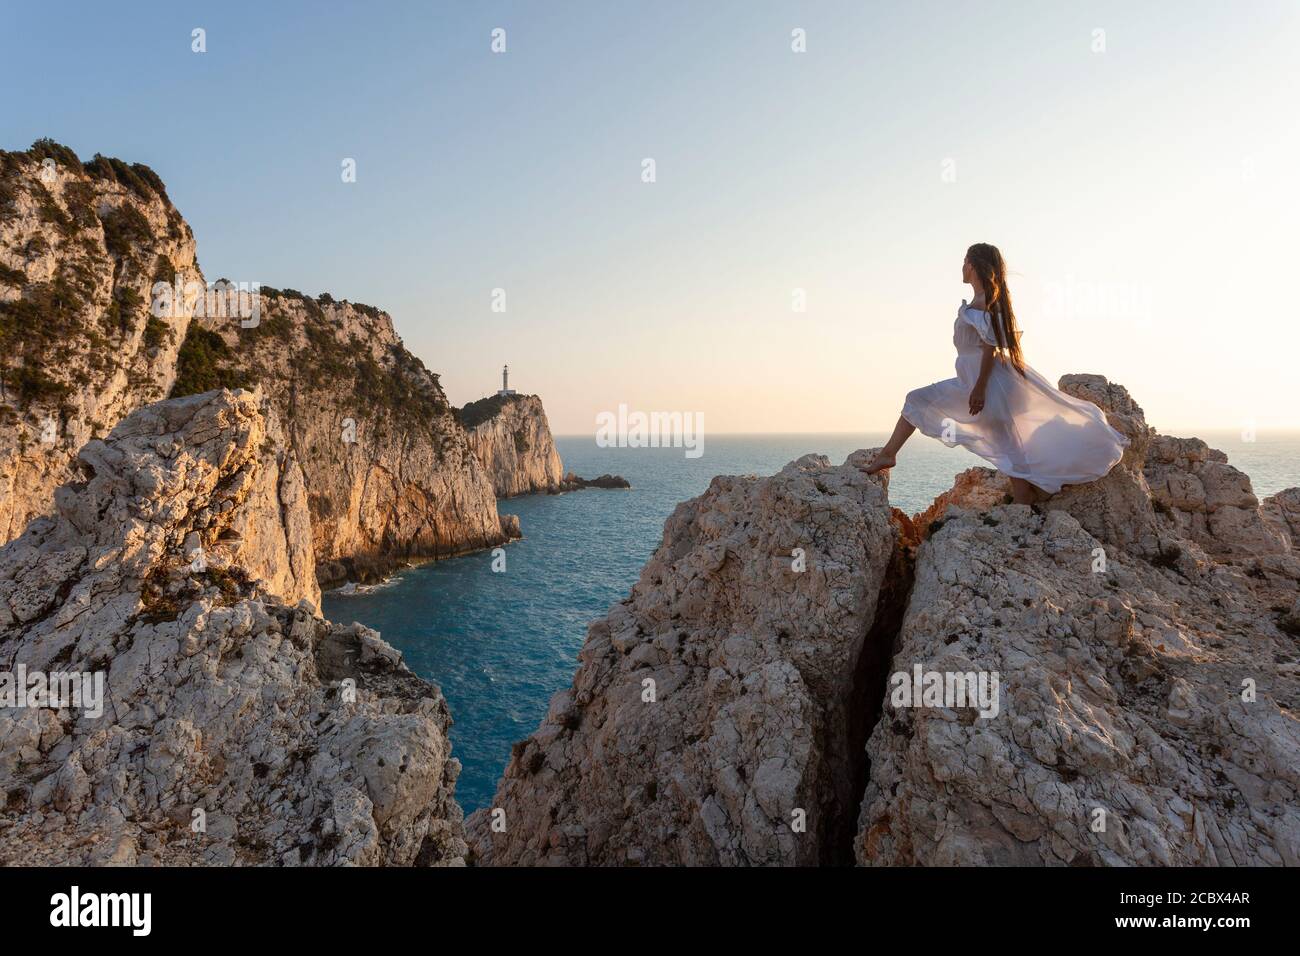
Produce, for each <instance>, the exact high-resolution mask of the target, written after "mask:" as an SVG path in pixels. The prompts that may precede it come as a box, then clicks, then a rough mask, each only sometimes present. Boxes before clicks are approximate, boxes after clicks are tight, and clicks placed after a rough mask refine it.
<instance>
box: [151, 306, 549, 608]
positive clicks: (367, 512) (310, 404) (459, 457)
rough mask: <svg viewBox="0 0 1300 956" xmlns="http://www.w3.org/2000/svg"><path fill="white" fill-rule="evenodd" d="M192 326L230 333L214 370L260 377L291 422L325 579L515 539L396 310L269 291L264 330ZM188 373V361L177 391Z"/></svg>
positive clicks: (374, 574)
mask: <svg viewBox="0 0 1300 956" xmlns="http://www.w3.org/2000/svg"><path fill="white" fill-rule="evenodd" d="M190 334H191V336H193V337H195V338H202V339H203V340H204V341H205V342H210V340H211V339H212V338H213V337H217V338H218V340H219V344H218V345H217V346H215V347H214V350H215V351H218V352H220V353H221V355H220V357H219V358H218V359H217V361H216V362H215V364H216V366H217V367H216V372H215V374H216V375H217V376H218V377H220V378H222V379H225V380H228V381H238V382H243V383H256V384H258V385H260V386H261V387H262V388H263V389H264V390H265V392H266V394H267V396H268V397H269V399H270V401H271V403H272V404H273V405H274V406H275V408H276V410H277V412H278V413H279V416H280V419H281V420H282V421H283V422H284V426H285V431H286V433H287V440H288V444H289V446H290V447H291V448H292V449H293V451H294V454H295V456H296V457H297V458H298V460H299V462H300V463H301V465H302V469H303V475H304V479H305V483H306V488H307V492H308V506H309V510H310V512H311V527H312V533H313V535H312V536H313V545H314V548H315V552H316V556H317V560H318V561H319V562H320V564H319V566H318V568H317V574H318V576H319V577H320V579H321V581H322V583H323V584H325V585H326V586H332V585H336V584H341V583H343V581H344V580H347V579H352V580H359V581H369V580H375V579H378V578H382V577H384V576H385V575H387V574H388V573H390V572H391V571H393V570H394V569H395V568H396V567H398V566H400V565H402V564H404V563H405V562H406V561H407V559H427V558H445V557H450V556H452V555H456V554H462V553H465V552H469V551H475V550H479V549H482V548H489V547H493V546H495V545H497V544H501V543H503V542H504V541H506V540H507V539H506V536H505V535H504V534H503V532H502V529H501V522H500V519H499V518H498V516H497V509H496V498H495V496H494V494H493V489H492V481H491V478H490V476H489V474H488V472H487V471H486V470H485V469H484V468H483V466H482V464H481V462H480V460H479V458H478V457H477V455H476V454H475V453H474V450H473V449H472V448H471V445H470V441H469V438H468V437H467V435H466V433H465V431H464V429H463V428H461V426H460V424H459V423H458V422H457V420H456V416H455V414H454V411H453V409H452V407H451V406H450V404H449V403H448V402H447V398H446V396H445V395H444V394H443V391H442V386H441V385H440V384H439V383H438V377H437V376H436V375H434V374H432V373H431V372H429V371H428V370H426V369H425V367H424V365H423V363H421V362H420V360H419V359H418V358H416V357H415V356H414V355H412V354H411V353H410V352H408V351H407V350H406V348H405V346H403V344H402V341H401V339H400V338H399V337H398V336H397V333H396V332H395V331H394V329H393V322H392V318H391V317H390V316H389V315H388V313H386V312H383V311H381V310H379V309H376V308H374V307H372V306H367V305H361V304H356V303H350V302H341V301H335V300H334V299H333V298H332V297H330V296H327V295H326V296H321V297H320V298H318V299H312V298H310V297H307V296H304V295H301V294H300V293H297V292H294V291H292V290H276V289H263V291H262V314H261V316H260V321H259V322H258V324H257V325H256V326H252V327H248V328H245V327H244V326H243V325H242V324H241V323H240V322H236V321H233V320H230V319H220V318H216V319H213V318H209V317H204V318H202V319H200V320H199V321H196V322H195V323H194V328H193V329H192V330H191V333H190ZM189 372H190V370H189V369H188V368H187V367H186V365H185V364H184V363H182V365H181V368H180V379H179V381H178V385H177V390H176V394H182V393H183V392H184V391H185V388H186V386H187V384H188V383H190V382H191V381H193V380H195V379H194V377H193V376H191V375H189V374H188V373H189ZM191 387H192V386H191ZM539 409H540V406H539ZM542 424H543V427H544V424H545V417H544V415H543V417H542ZM547 439H548V440H549V432H548V433H547ZM557 460H558V459H557Z"/></svg>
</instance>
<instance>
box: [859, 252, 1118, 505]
mask: <svg viewBox="0 0 1300 956" xmlns="http://www.w3.org/2000/svg"><path fill="white" fill-rule="evenodd" d="M961 277H962V281H963V282H965V283H967V284H969V285H970V286H971V288H972V289H973V290H974V297H973V298H972V300H971V302H970V304H969V305H968V304H967V303H966V300H965V299H963V300H962V303H961V308H960V309H958V310H957V323H956V325H955V327H954V329H953V339H952V340H953V344H954V345H956V346H957V377H956V378H950V379H947V380H946V381H942V382H935V383H934V384H933V385H927V386H925V388H918V389H916V390H915V391H911V392H908V393H907V400H906V401H905V402H904V403H903V413H902V415H900V416H899V419H898V424H897V425H895V426H894V434H893V435H892V436H891V437H890V439H889V442H888V444H886V445H885V447H884V448H882V449H881V450H880V452H879V453H878V454H877V455H876V457H875V458H873V459H872V461H871V463H870V464H869V465H868V466H867V473H868V474H875V473H876V472H878V471H882V470H883V469H886V468H892V467H894V464H895V463H896V461H897V455H898V450H899V449H900V448H902V447H903V443H904V442H905V441H907V439H908V438H909V437H910V436H911V434H912V432H913V431H915V430H916V429H918V428H919V429H920V430H921V432H922V433H923V434H926V435H929V436H930V437H931V438H938V439H940V440H941V441H943V442H944V443H945V444H947V445H962V446H964V447H965V448H968V449H970V450H971V451H973V452H974V453H975V454H977V455H979V456H980V457H981V458H984V459H987V460H988V461H989V463H990V464H992V465H993V466H994V467H996V468H997V469H998V471H1000V472H1002V473H1003V474H1005V475H1007V476H1008V477H1009V478H1010V479H1011V494H1012V497H1013V498H1014V500H1015V501H1017V502H1019V503H1021V504H1031V503H1033V502H1034V501H1037V500H1040V499H1041V498H1045V497H1047V496H1049V495H1053V494H1055V493H1056V492H1058V491H1060V490H1061V486H1062V485H1078V484H1083V483H1084V482H1088V481H1095V480H1096V479H1098V478H1100V477H1102V476H1103V475H1105V474H1106V473H1107V472H1108V471H1110V470H1111V468H1113V467H1114V466H1115V464H1116V463H1117V462H1118V461H1119V460H1120V458H1121V457H1122V456H1123V454H1124V448H1125V446H1127V445H1128V439H1127V438H1125V437H1124V436H1123V435H1121V434H1120V433H1119V432H1117V431H1116V430H1115V429H1114V428H1112V427H1111V426H1110V424H1109V423H1108V422H1107V421H1106V416H1105V414H1104V413H1103V412H1102V410H1101V409H1100V408H1098V407H1097V406H1096V405H1094V404H1093V403H1092V402H1089V401H1085V400H1083V399H1079V398H1074V397H1072V396H1070V395H1066V394H1064V393H1063V392H1059V391H1057V390H1056V389H1055V388H1053V387H1052V384H1051V383H1050V382H1049V381H1047V379H1045V378H1043V376H1041V375H1039V374H1038V373H1037V372H1035V371H1034V370H1033V369H1032V368H1030V367H1029V366H1028V365H1026V364H1025V361H1024V357H1023V356H1022V355H1021V352H1020V332H1019V330H1018V329H1017V327H1016V316H1015V312H1014V311H1013V309H1012V308H1011V291H1010V290H1009V289H1008V288H1007V268H1006V263H1005V262H1004V261H1003V259H1002V253H1001V252H999V251H998V249H997V247H996V246H991V245H989V244H988V243H986V242H979V243H976V244H975V245H973V246H971V247H970V248H969V249H967V250H966V260H965V261H964V262H963V263H962V269H961Z"/></svg>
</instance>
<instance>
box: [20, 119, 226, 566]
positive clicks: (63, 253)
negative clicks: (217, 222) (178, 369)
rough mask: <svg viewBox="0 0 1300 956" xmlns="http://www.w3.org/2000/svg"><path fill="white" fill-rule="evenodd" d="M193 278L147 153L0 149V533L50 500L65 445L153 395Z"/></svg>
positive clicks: (72, 446)
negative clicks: (177, 298) (131, 157)
mask: <svg viewBox="0 0 1300 956" xmlns="http://www.w3.org/2000/svg"><path fill="white" fill-rule="evenodd" d="M177 281H179V282H180V283H181V284H182V285H184V283H186V282H190V281H200V282H201V281H202V275H201V274H200V272H199V267H198V263H197V262H196V261H195V258H194V237H193V235H192V233H191V232H190V228H189V226H188V225H186V223H185V221H184V220H183V219H182V218H181V216H180V214H179V213H178V212H177V211H176V208H175V207H174V206H173V205H172V203H171V201H170V200H169V199H168V198H167V192H166V190H165V189H164V188H163V184H162V182H161V180H159V178H158V177H157V176H156V175H155V174H154V173H153V171H152V170H150V169H149V168H148V167H146V166H142V165H140V164H138V163H137V164H134V165H128V164H126V163H124V162H122V161H121V160H118V159H110V158H106V157H103V156H96V157H95V159H94V160H93V161H92V162H89V163H85V164H83V163H82V162H81V161H80V160H78V158H77V157H76V155H75V154H73V153H72V152H71V151H70V150H68V149H66V148H65V147H62V146H59V145H58V144H56V143H51V142H49V141H41V142H38V143H36V144H35V145H34V146H33V147H32V149H30V150H28V151H27V152H21V153H9V152H3V151H0V543H3V542H5V541H9V540H11V539H12V538H14V537H16V536H17V535H18V534H20V533H21V532H22V530H23V528H25V527H26V526H27V522H28V521H29V520H31V519H32V518H33V517H35V516H36V515H41V514H46V513H48V512H49V511H50V509H51V507H52V499H51V496H52V494H53V491H54V489H55V487H57V486H58V485H59V484H60V483H62V482H63V481H65V480H67V478H68V477H69V475H70V470H69V469H70V466H71V464H72V462H73V460H74V458H75V456H76V452H77V451H78V449H80V448H81V447H82V445H84V444H85V443H86V442H87V441H89V440H90V439H91V438H93V437H96V436H103V435H105V434H107V433H108V430H109V429H110V428H112V427H113V426H114V425H116V424H117V423H118V421H120V420H121V419H122V417H123V416H124V415H126V414H127V413H128V412H131V411H133V410H134V409H136V408H138V407H139V406H140V405H142V404H144V403H146V402H151V401H154V400H156V399H159V398H162V397H164V396H166V394H167V392H168V390H169V389H170V388H171V385H172V377H173V375H174V371H175V363H176V353H177V350H178V349H179V348H180V344H181V340H182V339H183V338H184V336H185V330H186V327H187V325H188V321H189V319H188V312H187V311H186V308H185V306H184V304H183V303H182V304H180V306H179V307H178V308H177V309H176V310H174V311H175V314H169V315H165V316H163V317H161V318H160V317H156V316H154V315H152V314H151V313H150V310H149V305H150V302H151V294H150V291H151V288H152V286H153V284H154V283H155V282H167V283H174V282H177Z"/></svg>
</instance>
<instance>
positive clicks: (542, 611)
mask: <svg viewBox="0 0 1300 956" xmlns="http://www.w3.org/2000/svg"><path fill="white" fill-rule="evenodd" d="M1197 437H1200V438H1203V439H1205V440H1206V441H1207V442H1209V444H1210V445H1211V446H1212V447H1214V448H1219V449H1221V450H1223V451H1225V452H1226V453H1227V454H1228V458H1229V461H1230V462H1231V463H1232V464H1234V465H1236V466H1237V467H1238V468H1240V469H1242V470H1243V471H1245V472H1246V473H1247V474H1248V475H1250V476H1251V479H1252V482H1253V484H1254V488H1255V493H1256V494H1257V495H1258V496H1259V497H1260V498H1263V497H1264V496H1265V495H1269V494H1273V493H1274V492H1277V491H1280V490H1282V489H1283V488H1288V487H1294V486H1298V485H1300V433H1297V434H1280V433H1277V434H1271V435H1270V434H1265V433H1263V432H1261V433H1259V434H1258V435H1255V436H1251V437H1253V439H1254V440H1252V441H1245V440H1243V436H1242V435H1240V434H1222V433H1215V432H1210V433H1206V434H1202V435H1198V436H1197ZM885 439H886V436H885V435H884V434H809V435H708V436H706V440H705V442H704V445H703V454H702V455H701V456H700V457H698V458H688V457H686V454H685V452H684V450H683V449H681V448H600V447H597V445H596V443H595V440H594V438H593V437H592V436H591V435H586V436H558V437H557V438H556V446H557V447H558V449H559V452H560V456H561V458H562V459H563V461H564V467H565V470H566V471H574V472H577V473H578V474H579V475H582V476H583V477H586V478H592V477H595V476H597V475H601V474H607V473H608V474H616V475H622V476H623V477H625V478H626V479H627V480H628V481H629V482H631V484H632V488H631V489H630V490H601V489H587V490H584V491H577V492H571V493H569V494H564V495H527V496H523V497H519V498H511V499H507V500H504V501H501V502H499V503H498V506H497V507H498V509H499V510H500V511H501V512H503V513H506V514H515V515H518V516H519V520H520V523H521V525H522V528H523V533H524V537H523V539H522V540H521V541H517V542H515V543H513V544H510V545H508V546H507V547H506V548H505V549H504V560H505V566H504V569H502V570H496V571H494V570H493V563H494V558H493V555H492V553H491V552H482V553H478V554H471V555H466V556H464V557H459V558H453V559H450V560H447V561H440V562H436V563H433V564H424V565H420V566H418V567H413V568H410V569H408V570H405V571H403V572H401V573H399V574H397V575H395V576H394V577H393V578H391V579H390V580H388V581H387V582H385V583H383V584H380V585H376V586H373V587H366V588H359V589H357V590H356V591H354V592H352V593H344V592H342V591H331V592H328V593H326V594H325V595H324V597H323V611H324V614H325V616H326V617H327V618H328V619H329V620H332V621H335V622H341V623H346V622H350V621H360V622H361V623H362V624H365V625H366V626H368V627H372V628H374V629H375V630H377V631H379V632H380V634H382V635H383V637H384V640H386V641H387V642H388V643H390V644H392V645H393V646H394V647H396V648H397V649H398V650H400V651H401V652H402V654H403V657H404V658H405V660H406V664H407V666H408V667H410V668H411V670H413V671H414V672H415V673H417V674H419V675H420V676H421V677H423V678H425V679H426V680H428V681H430V682H432V683H434V684H436V685H438V686H439V687H440V688H441V689H442V693H443V695H444V696H445V697H446V698H447V702H448V704H449V706H450V707H451V713H452V717H453V719H454V721H455V724H454V726H453V727H452V730H451V741H452V752H453V754H454V755H455V756H456V757H458V758H459V759H460V762H461V765H462V771H461V776H460V779H459V781H458V782H457V785H456V795H457V798H458V799H459V801H460V803H461V806H462V807H464V809H465V812H466V813H467V814H468V813H470V812H472V811H474V810H476V809H478V808H480V807H484V806H488V805H489V804H490V801H491V799H492V796H493V793H494V792H495V789H496V784H497V780H498V779H499V778H500V776H501V772H502V770H504V769H505V765H506V762H507V761H508V760H509V758H510V748H511V745H512V744H514V743H515V741H518V740H522V739H523V738H525V737H527V736H528V735H529V734H530V733H532V732H533V731H534V730H535V729H536V728H537V726H538V724H539V723H540V721H541V719H542V717H543V716H544V715H545V713H546V709H547V705H548V703H549V701H550V698H551V695H552V694H554V693H555V692H556V691H558V690H560V689H562V688H565V687H568V686H569V684H570V682H571V681H572V679H573V674H574V671H575V670H576V667H577V655H578V651H579V649H580V648H581V647H582V642H583V639H584V637H585V636H586V632H587V626H588V624H590V623H591V622H592V621H594V620H596V619H598V618H601V617H603V616H604V615H605V613H606V612H607V611H608V609H609V607H610V606H611V605H612V604H615V603H617V602H618V601H619V600H621V599H622V598H624V597H626V596H627V594H628V591H629V590H630V589H631V587H632V585H633V584H634V583H635V582H636V579H637V576H638V574H639V573H640V570H641V566H642V565H643V564H644V563H645V561H646V559H647V558H648V557H649V556H650V554H651V553H652V552H653V551H654V549H655V548H656V547H657V546H658V545H659V543H660V541H661V540H662V537H663V524H664V519H665V518H667V517H668V515H669V514H671V513H672V510H673V508H674V507H675V506H676V505H677V504H678V503H679V502H682V501H685V500H687V499H688V498H693V497H695V496H696V495H699V494H700V493H702V492H703V491H704V490H705V489H706V488H707V487H708V485H709V482H710V481H711V480H712V479H713V477H714V476H715V475H744V474H753V475H770V474H773V473H775V472H777V471H779V470H780V469H781V468H782V467H783V466H784V465H785V464H786V463H787V462H790V461H793V460H794V459H796V458H798V457H800V456H801V455H805V454H807V453H809V452H816V453H818V454H823V455H826V456H827V457H828V458H829V459H830V460H831V462H832V463H834V464H839V463H841V462H842V461H844V459H845V458H846V457H848V455H849V454H850V453H852V452H853V451H854V450H855V449H858V448H872V447H876V446H879V445H883V444H884V442H885ZM982 464H985V462H984V461H983V460H982V459H979V458H976V457H975V456H974V455H972V454H971V453H969V452H967V451H965V450H964V449H961V448H948V447H946V446H945V445H943V444H942V443H940V442H936V441H933V440H930V439H926V438H924V437H922V436H920V435H917V436H914V437H913V438H912V440H911V441H910V442H908V444H907V445H906V446H904V448H903V450H902V452H901V453H900V454H899V457H898V465H897V467H896V468H895V469H894V471H893V474H892V476H891V478H890V501H891V503H892V504H893V505H895V506H896V507H898V508H901V509H902V510H903V511H906V512H908V513H909V514H910V513H915V512H918V511H922V510H924V509H925V508H926V507H927V506H928V505H929V504H930V502H931V501H933V500H934V498H935V496H936V495H938V494H940V493H941V492H943V491H945V490H947V489H948V488H949V487H951V485H952V479H953V476H954V475H955V474H957V473H958V472H960V471H963V470H965V469H966V468H969V467H971V466H972V465H982ZM497 566H498V567H500V561H499V560H498V561H497Z"/></svg>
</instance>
